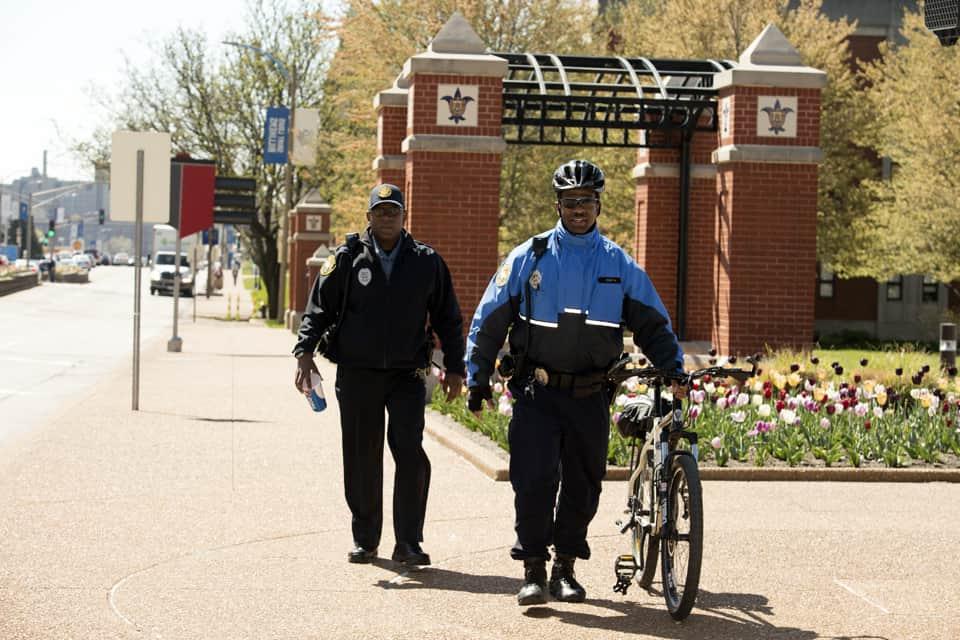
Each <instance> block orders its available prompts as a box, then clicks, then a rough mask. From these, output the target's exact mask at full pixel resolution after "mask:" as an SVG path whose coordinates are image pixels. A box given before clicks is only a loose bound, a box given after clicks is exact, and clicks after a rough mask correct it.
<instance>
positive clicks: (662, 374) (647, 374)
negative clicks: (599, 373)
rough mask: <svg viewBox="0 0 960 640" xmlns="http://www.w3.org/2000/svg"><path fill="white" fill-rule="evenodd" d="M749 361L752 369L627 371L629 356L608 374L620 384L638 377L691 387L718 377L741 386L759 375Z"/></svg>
mask: <svg viewBox="0 0 960 640" xmlns="http://www.w3.org/2000/svg"><path fill="white" fill-rule="evenodd" d="M748 361H749V362H750V363H751V364H752V365H753V368H752V369H727V368H725V367H707V368H706V369H697V370H696V371H691V372H689V373H687V372H683V373H680V372H677V371H668V370H666V369H658V368H657V367H644V368H642V369H627V368H626V366H627V365H628V364H629V363H630V358H629V356H627V357H624V358H621V359H620V360H619V361H617V363H616V364H614V365H613V367H611V368H610V371H608V372H607V380H609V381H610V382H612V383H616V384H620V383H622V382H623V381H624V380H627V379H629V378H632V377H634V376H636V377H637V378H642V379H645V380H653V379H656V378H659V379H661V380H663V381H664V382H667V381H669V382H679V383H680V384H682V385H687V386H689V385H690V383H691V382H693V381H694V380H697V379H699V378H703V377H704V376H708V375H709V376H716V377H719V378H733V379H734V380H737V381H738V382H739V383H740V384H743V383H745V382H746V381H747V380H748V379H749V378H752V377H753V376H755V375H757V363H756V361H755V360H749V359H748Z"/></svg>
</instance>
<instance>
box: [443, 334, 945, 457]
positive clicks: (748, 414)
mask: <svg viewBox="0 0 960 640" xmlns="http://www.w3.org/2000/svg"><path fill="white" fill-rule="evenodd" d="M790 355H794V357H793V358H791V357H790ZM894 355H895V354H894ZM901 355H902V354H901ZM914 356H915V357H913V358H912V360H911V359H910V358H908V359H907V362H906V363H905V364H907V365H910V364H913V365H914V366H911V367H906V366H898V367H894V368H891V369H889V370H885V369H878V368H877V367H876V365H875V366H874V367H873V368H870V367H869V360H868V358H863V357H862V356H861V357H860V359H859V360H858V361H856V362H854V364H853V365H852V366H848V367H847V368H846V369H845V368H844V366H843V365H842V364H841V363H840V362H839V360H834V361H833V362H832V363H831V365H830V366H827V365H826V364H821V362H820V358H817V357H810V356H809V355H808V356H807V357H806V358H805V360H804V361H802V362H801V361H800V360H799V358H796V357H795V354H788V355H786V356H784V355H783V354H774V355H772V356H770V357H768V358H767V359H766V360H764V361H763V362H762V363H761V370H760V373H759V375H757V376H756V377H755V378H752V379H751V380H749V381H748V382H747V383H746V384H744V385H743V386H738V385H737V384H736V383H734V382H733V381H732V380H710V379H704V380H702V381H699V382H698V383H697V384H696V385H695V386H694V388H692V389H691V390H690V397H689V401H688V403H687V412H688V414H687V415H688V421H689V425H690V427H692V428H693V429H694V430H696V431H697V433H698V434H699V435H700V447H699V453H700V460H701V462H702V463H705V464H710V465H717V466H739V465H756V466H764V465H789V466H827V467H831V466H844V467H850V466H853V467H861V466H886V467H907V466H918V465H920V466H931V467H933V466H936V467H948V468H960V379H958V378H957V377H956V371H955V370H951V371H947V372H942V373H938V372H937V371H936V369H935V368H934V367H933V366H931V364H930V362H934V363H935V356H924V355H923V354H914ZM830 357H831V355H830V353H829V352H827V353H821V358H822V359H823V360H828V359H830ZM879 359H881V360H882V359H883V358H879ZM791 360H792V361H791ZM898 362H900V363H904V359H903V358H900V359H899V360H898ZM918 362H923V364H917V363H918ZM787 363H789V364H787ZM856 365H859V366H856ZM845 370H846V371H848V372H850V373H848V374H845V373H844V371H845ZM641 394H652V390H651V389H649V388H647V387H646V386H645V385H642V384H639V383H638V382H637V381H636V380H635V379H631V380H628V381H627V382H626V383H625V384H624V386H623V387H621V389H620V393H619V394H618V395H617V397H616V398H615V400H614V403H613V406H612V408H611V411H612V412H613V416H612V418H613V420H614V421H616V420H617V419H618V418H619V413H620V410H621V409H622V408H623V407H624V406H625V405H626V404H627V403H629V402H630V400H631V398H633V397H636V396H638V395H641ZM494 404H495V406H496V407H497V409H496V411H490V410H489V409H488V410H486V411H485V412H484V414H483V416H482V417H481V418H479V419H478V418H476V417H474V416H473V415H472V414H470V413H469V412H468V411H467V409H466V407H465V403H464V400H463V399H462V398H461V399H459V400H457V401H455V402H453V403H447V402H445V401H444V400H443V399H442V398H440V397H438V396H434V399H433V407H434V408H435V409H437V410H439V411H442V412H443V413H447V414H449V415H451V416H452V417H454V418H455V419H456V420H458V421H459V422H461V423H462V424H464V425H465V426H467V427H468V428H471V429H473V430H475V431H480V432H482V433H484V434H486V435H487V436H488V437H490V438H491V439H492V440H494V441H495V442H497V443H498V444H500V446H502V447H503V448H504V449H506V448H507V437H506V434H507V427H508V424H509V420H510V415H511V414H512V398H511V396H510V392H509V391H508V390H506V389H504V388H503V386H502V385H500V384H499V383H498V384H497V385H495V386H494ZM608 458H609V462H610V463H611V464H616V465H625V464H627V463H628V458H629V443H628V442H627V441H625V440H624V439H623V438H621V437H620V436H619V434H618V433H617V432H616V429H612V430H611V435H610V445H609V456H608Z"/></svg>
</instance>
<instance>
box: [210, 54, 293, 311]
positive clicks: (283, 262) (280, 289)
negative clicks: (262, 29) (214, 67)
mask: <svg viewBox="0 0 960 640" xmlns="http://www.w3.org/2000/svg"><path fill="white" fill-rule="evenodd" d="M223 44H228V45H231V46H234V47H240V48H242V49H249V50H250V51H253V52H254V53H256V54H258V55H261V56H263V57H264V58H266V59H267V60H269V61H270V62H271V63H272V64H273V67H274V68H275V69H276V70H277V71H278V72H279V73H280V75H281V76H283V79H284V80H286V81H287V92H288V93H289V95H290V126H289V128H288V129H287V162H286V176H285V178H286V185H285V187H286V192H287V198H286V200H287V202H286V210H285V211H284V212H283V213H282V215H281V220H280V259H279V261H278V262H279V267H280V268H279V269H278V271H279V273H278V274H277V316H276V320H277V321H278V322H279V321H282V320H283V319H284V315H285V314H286V291H287V287H286V284H287V234H288V233H289V225H290V221H289V219H290V212H291V211H292V210H293V162H292V153H293V131H294V119H295V114H296V111H297V70H296V68H294V69H293V73H290V72H288V71H287V68H286V67H285V66H284V65H283V63H282V62H280V61H279V60H278V59H277V58H276V56H274V55H273V54H271V53H270V52H268V51H264V50H263V49H261V48H260V47H255V46H253V45H250V44H245V43H243V42H229V41H226V40H225V41H223Z"/></svg>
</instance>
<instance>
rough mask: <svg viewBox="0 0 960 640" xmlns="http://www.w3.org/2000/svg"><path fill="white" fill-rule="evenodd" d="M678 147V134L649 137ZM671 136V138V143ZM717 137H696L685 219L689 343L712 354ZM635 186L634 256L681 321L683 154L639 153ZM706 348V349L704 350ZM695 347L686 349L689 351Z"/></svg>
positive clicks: (673, 317) (673, 315)
mask: <svg viewBox="0 0 960 640" xmlns="http://www.w3.org/2000/svg"><path fill="white" fill-rule="evenodd" d="M648 135H649V136H650V137H652V138H657V137H659V138H662V139H663V142H668V141H670V142H673V143H675V144H678V143H679V136H680V134H679V133H678V132H676V133H672V134H671V133H658V132H651V133H649V134H648ZM671 136H672V139H669V140H668V138H670V137H671ZM714 148H716V137H715V136H713V135H711V134H706V133H698V134H695V135H694V136H693V140H692V142H691V150H690V165H691V166H690V204H689V210H688V214H687V215H688V217H687V296H686V298H687V299H686V318H685V332H684V335H683V339H684V341H685V342H688V343H689V342H699V343H702V344H699V345H696V347H692V348H694V349H695V350H697V351H706V350H707V349H709V344H708V343H709V341H710V339H711V335H712V329H713V267H714V226H715V224H714V221H715V208H716V195H715V183H716V174H717V170H716V167H714V166H713V164H711V163H710V153H711V152H712V151H713V149H714ZM633 177H634V179H635V180H636V184H637V197H636V212H637V218H636V241H635V245H634V255H635V256H636V258H637V262H638V263H639V264H640V266H641V267H643V268H644V270H646V272H647V274H648V275H649V276H650V278H651V280H653V283H654V285H655V286H656V287H657V292H658V293H659V294H660V297H661V298H662V299H663V303H664V305H665V306H666V308H667V311H668V312H669V313H670V318H671V320H672V321H673V325H674V330H677V329H678V318H677V271H678V267H679V265H678V262H677V256H678V255H679V253H678V252H679V240H680V153H679V151H677V150H676V149H659V148H658V149H646V148H644V149H640V150H639V152H638V153H637V166H636V167H634V169H633ZM704 347H705V348H704ZM690 348H691V347H688V349H690Z"/></svg>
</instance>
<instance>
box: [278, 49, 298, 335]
mask: <svg viewBox="0 0 960 640" xmlns="http://www.w3.org/2000/svg"><path fill="white" fill-rule="evenodd" d="M296 113H297V69H296V68H294V69H293V73H291V74H290V130H289V132H288V133H287V185H286V187H287V206H286V210H285V211H284V212H283V220H281V223H282V224H281V225H280V269H279V271H280V276H279V278H278V281H279V282H278V283H277V318H276V320H277V322H282V321H284V320H285V317H284V316H285V315H286V311H287V309H286V307H287V244H288V243H287V234H288V233H289V229H290V212H291V211H293V132H294V131H296V129H295V128H294V125H295V124H296Z"/></svg>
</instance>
